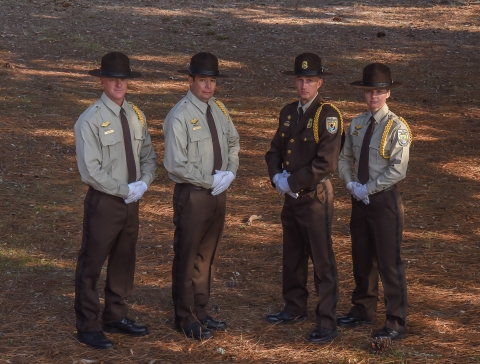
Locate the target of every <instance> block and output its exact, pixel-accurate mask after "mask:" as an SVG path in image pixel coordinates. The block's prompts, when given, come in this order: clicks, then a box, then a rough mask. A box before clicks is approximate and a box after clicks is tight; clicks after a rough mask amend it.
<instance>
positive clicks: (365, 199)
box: [362, 197, 370, 205]
mask: <svg viewBox="0 0 480 364" xmlns="http://www.w3.org/2000/svg"><path fill="white" fill-rule="evenodd" d="M362 202H363V203H364V204H365V205H368V204H369V203H370V199H369V198H368V197H367V198H364V199H363V200H362Z"/></svg>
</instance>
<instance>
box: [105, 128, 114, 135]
mask: <svg viewBox="0 0 480 364" xmlns="http://www.w3.org/2000/svg"><path fill="white" fill-rule="evenodd" d="M113 132H114V130H113V129H110V130H107V131H106V132H105V133H103V134H105V135H108V134H112V133H113Z"/></svg>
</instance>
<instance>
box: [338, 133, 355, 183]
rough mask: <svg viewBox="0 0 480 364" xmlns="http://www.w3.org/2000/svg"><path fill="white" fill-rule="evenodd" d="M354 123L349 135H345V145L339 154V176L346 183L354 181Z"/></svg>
mask: <svg viewBox="0 0 480 364" xmlns="http://www.w3.org/2000/svg"><path fill="white" fill-rule="evenodd" d="M352 125H353V124H350V126H349V128H348V131H347V135H346V136H345V145H344V146H343V148H342V150H341V152H340V155H339V156H338V176H339V177H340V179H341V180H343V182H344V183H345V185H347V184H348V183H349V182H353V178H352V172H353V171H352V163H353V160H354V159H355V158H354V156H353V150H352Z"/></svg>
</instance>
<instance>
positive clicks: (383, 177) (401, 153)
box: [367, 123, 411, 193]
mask: <svg viewBox="0 0 480 364" xmlns="http://www.w3.org/2000/svg"><path fill="white" fill-rule="evenodd" d="M401 131H403V132H404V133H408V131H407V128H406V127H405V125H404V124H403V123H402V124H400V126H399V127H398V128H396V129H395V130H394V131H393V132H392V134H391V135H390V140H391V144H390V145H391V148H390V159H389V161H390V165H389V167H388V168H387V169H386V170H385V172H384V173H382V174H380V175H379V176H378V177H377V178H376V179H375V180H373V181H370V182H368V183H367V190H368V193H375V192H379V191H382V190H384V189H385V188H388V187H390V186H392V185H394V184H395V183H397V182H399V181H401V180H402V179H404V178H405V177H406V175H407V167H408V159H409V156H410V143H411V140H410V138H409V139H408V141H407V143H404V142H402V143H403V144H402V143H400V142H399V139H398V134H399V132H401Z"/></svg>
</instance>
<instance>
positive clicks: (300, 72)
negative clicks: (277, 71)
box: [294, 68, 323, 76]
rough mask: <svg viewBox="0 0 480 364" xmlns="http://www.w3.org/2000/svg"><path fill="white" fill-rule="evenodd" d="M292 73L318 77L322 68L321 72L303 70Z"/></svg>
mask: <svg viewBox="0 0 480 364" xmlns="http://www.w3.org/2000/svg"><path fill="white" fill-rule="evenodd" d="M294 73H296V74H297V75H302V76H318V75H321V74H322V73H323V68H322V69H321V70H314V71H305V70H298V69H297V70H295V71H294Z"/></svg>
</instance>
